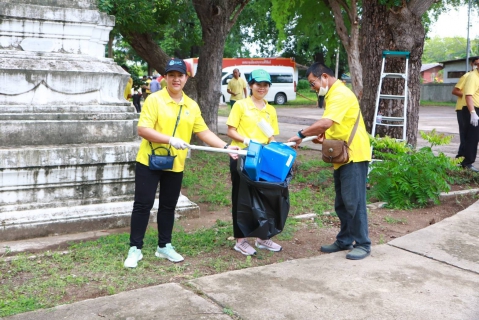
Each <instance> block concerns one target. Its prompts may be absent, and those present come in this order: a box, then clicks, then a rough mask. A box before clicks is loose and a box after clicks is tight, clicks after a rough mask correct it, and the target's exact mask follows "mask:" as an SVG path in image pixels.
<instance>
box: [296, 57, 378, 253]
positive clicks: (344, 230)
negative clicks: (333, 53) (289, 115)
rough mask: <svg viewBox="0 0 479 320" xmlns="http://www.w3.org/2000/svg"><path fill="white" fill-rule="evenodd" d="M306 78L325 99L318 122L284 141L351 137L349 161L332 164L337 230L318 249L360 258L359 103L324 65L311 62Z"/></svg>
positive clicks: (364, 163) (363, 162) (363, 221)
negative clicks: (338, 226) (307, 137)
mask: <svg viewBox="0 0 479 320" xmlns="http://www.w3.org/2000/svg"><path fill="white" fill-rule="evenodd" d="M306 75H307V76H308V81H309V83H310V85H311V88H313V89H314V90H316V92H317V93H318V95H319V96H324V97H325V100H324V101H325V103H326V108H325V111H324V114H323V117H322V118H321V119H319V120H318V121H316V122H315V123H314V124H312V125H311V126H309V127H307V128H305V129H303V130H301V131H299V132H298V133H297V136H294V137H291V138H290V139H289V140H288V141H290V142H296V145H295V147H297V146H298V145H299V144H300V143H301V141H302V139H304V138H305V137H306V136H318V138H320V139H319V140H317V141H316V142H319V143H321V139H322V138H326V139H331V140H342V141H349V140H350V137H351V136H352V140H351V143H350V144H349V160H348V161H347V162H346V163H334V189H335V191H336V199H335V203H334V207H335V211H336V214H337V215H338V217H339V220H340V221H341V229H340V231H339V233H338V235H337V236H336V241H335V242H334V243H333V244H330V245H323V246H321V251H322V252H327V253H332V252H338V251H343V250H348V251H349V253H348V254H347V255H346V258H347V259H352V260H360V259H364V258H366V257H367V256H369V254H370V253H371V240H370V239H369V232H368V217H367V210H366V176H367V173H368V165H369V161H371V148H370V144H369V136H368V133H367V131H366V127H365V125H364V121H363V118H362V116H361V112H360V109H359V103H358V100H357V98H356V96H355V95H354V93H353V92H352V91H351V90H350V89H349V88H347V87H346V86H345V85H344V84H343V83H342V82H341V80H338V79H336V78H335V77H334V72H333V71H332V70H331V69H329V68H328V67H326V66H325V65H323V64H320V63H314V64H313V65H311V66H310V67H309V69H308V70H307V71H306ZM313 142H315V141H314V140H313ZM323 152H325V150H323Z"/></svg>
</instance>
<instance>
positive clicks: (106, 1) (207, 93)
mask: <svg viewBox="0 0 479 320" xmlns="http://www.w3.org/2000/svg"><path fill="white" fill-rule="evenodd" d="M248 2H249V0H228V1H221V0H176V1H170V0H136V1H134V2H132V1H130V0H99V8H100V9H101V10H103V11H106V12H107V13H109V14H112V15H114V16H115V17H116V28H117V30H118V31H119V33H120V34H121V35H122V36H123V38H124V39H125V40H126V41H127V42H128V43H129V44H130V45H131V47H132V48H133V49H134V50H135V51H136V53H137V54H138V55H139V56H140V57H141V58H143V59H144V60H145V61H146V62H147V63H148V64H149V65H150V66H151V67H152V68H154V69H155V70H157V71H158V72H160V73H161V74H163V73H164V71H165V66H166V64H167V62H168V60H169V59H170V58H171V55H168V54H167V53H166V52H165V50H163V48H162V47H160V45H159V43H160V41H161V40H163V41H165V40H170V41H174V40H175V38H176V40H177V39H181V38H182V37H184V38H186V39H188V38H189V36H190V34H191V33H194V32H195V31H194V29H195V27H197V24H195V19H194V18H195V17H192V16H191V14H188V13H189V12H190V10H191V6H193V8H194V10H195V13H196V17H197V20H198V21H199V22H200V25H201V45H200V46H198V51H199V62H198V68H197V72H196V75H195V77H193V78H190V80H189V81H188V83H187V85H186V87H185V91H186V92H187V94H188V95H190V96H191V98H193V99H195V100H196V101H197V102H198V104H199V105H200V108H201V111H202V114H203V118H204V119H205V122H206V123H207V124H208V126H209V128H210V129H211V130H212V131H213V132H217V131H218V124H217V121H218V104H219V100H220V96H221V90H220V82H221V65H222V58H223V49H224V45H225V41H226V37H227V36H228V33H229V32H230V30H231V28H232V27H233V25H234V24H235V22H236V20H237V19H238V16H239V14H240V13H241V12H242V10H243V9H244V7H245V6H246V5H247V3H248ZM172 26H173V27H174V29H175V30H176V31H177V33H172V31H171V27H172ZM189 31H191V32H189ZM165 35H168V36H169V38H165ZM164 43H165V42H164ZM178 49H180V48H178ZM177 52H180V51H175V55H176V56H177V54H176V53H177ZM181 52H185V50H181ZM195 53H196V52H195ZM180 58H185V57H180Z"/></svg>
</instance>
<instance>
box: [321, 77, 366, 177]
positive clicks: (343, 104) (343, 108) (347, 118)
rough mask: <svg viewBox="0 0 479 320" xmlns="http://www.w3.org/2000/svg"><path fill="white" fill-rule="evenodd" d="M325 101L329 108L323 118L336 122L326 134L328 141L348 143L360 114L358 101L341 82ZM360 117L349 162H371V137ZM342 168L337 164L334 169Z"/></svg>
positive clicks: (331, 89) (332, 89)
mask: <svg viewBox="0 0 479 320" xmlns="http://www.w3.org/2000/svg"><path fill="white" fill-rule="evenodd" d="M324 99H325V100H324V101H325V102H326V105H327V108H326V109H325V110H324V114H323V118H325V119H330V120H332V121H333V122H334V123H333V125H332V126H331V127H330V128H329V129H328V130H326V132H325V133H326V139H334V140H343V141H346V142H348V140H349V135H350V134H351V131H352V130H353V127H354V123H355V122H356V119H357V117H358V113H359V103H358V99H357V98H356V96H355V95H354V93H353V92H352V91H351V90H350V89H349V88H348V87H346V86H345V85H344V83H343V82H342V81H340V80H337V81H336V82H335V83H334V84H333V85H332V86H331V88H330V89H329V91H328V93H327V94H326V96H325V98H324ZM359 116H360V119H359V123H358V128H357V130H356V134H355V135H354V138H353V141H352V142H351V145H350V146H349V162H351V161H352V162H361V161H371V146H370V143H369V135H368V132H367V131H366V126H365V125H364V120H363V117H362V114H359ZM341 166H342V164H337V163H335V164H334V169H338V168H339V167H341Z"/></svg>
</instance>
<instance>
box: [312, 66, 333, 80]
mask: <svg viewBox="0 0 479 320" xmlns="http://www.w3.org/2000/svg"><path fill="white" fill-rule="evenodd" d="M310 73H312V74H313V75H314V76H316V77H318V78H319V77H321V75H322V74H323V73H326V74H327V75H329V76H331V77H334V71H333V70H331V69H329V68H328V67H326V66H325V65H324V64H322V63H319V62H315V63H313V64H312V65H311V66H310V67H309V68H308V70H306V77H307V76H309V74H310Z"/></svg>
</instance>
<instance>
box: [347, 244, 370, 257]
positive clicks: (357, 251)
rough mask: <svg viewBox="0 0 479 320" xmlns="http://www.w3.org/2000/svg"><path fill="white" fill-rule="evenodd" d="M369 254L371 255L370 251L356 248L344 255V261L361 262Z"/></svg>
mask: <svg viewBox="0 0 479 320" xmlns="http://www.w3.org/2000/svg"><path fill="white" fill-rule="evenodd" d="M370 254H371V251H367V250H366V249H364V248H362V247H356V248H354V249H353V250H351V251H350V252H349V253H348V254H347V255H346V259H349V260H361V259H364V258H366V257H367V256H369V255H370Z"/></svg>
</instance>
